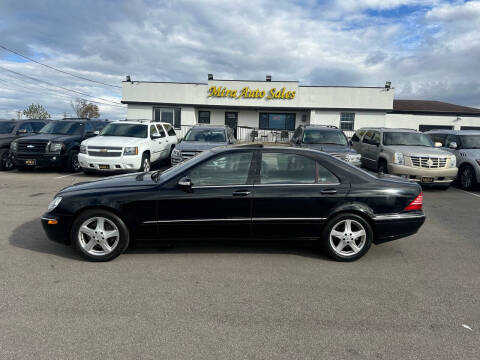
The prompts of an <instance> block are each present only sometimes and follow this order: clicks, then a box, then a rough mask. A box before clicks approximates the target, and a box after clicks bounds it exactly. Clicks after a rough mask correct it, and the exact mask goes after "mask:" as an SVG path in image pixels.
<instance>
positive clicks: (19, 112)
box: [17, 110, 22, 120]
mask: <svg viewBox="0 0 480 360" xmlns="http://www.w3.org/2000/svg"><path fill="white" fill-rule="evenodd" d="M21 119H22V110H17V120H21Z"/></svg>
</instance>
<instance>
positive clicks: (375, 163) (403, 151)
mask: <svg viewBox="0 0 480 360" xmlns="http://www.w3.org/2000/svg"><path fill="white" fill-rule="evenodd" d="M352 144H353V148H354V149H355V150H357V151H358V152H359V153H360V154H361V155H362V158H361V162H362V166H364V167H366V168H369V169H372V170H376V171H378V172H381V173H384V174H394V175H399V176H402V177H405V178H408V179H411V180H413V181H416V182H418V183H420V184H424V185H432V186H436V187H438V188H441V189H447V188H448V187H449V186H450V184H451V183H452V181H453V180H454V179H455V177H456V176H457V172H458V169H457V166H456V158H455V156H453V155H452V154H450V153H449V152H448V151H445V150H441V149H437V148H435V147H434V143H433V142H432V140H431V139H430V137H429V136H428V135H425V134H423V133H419V132H417V131H415V130H411V129H388V128H364V129H360V130H358V131H357V132H356V133H355V134H354V135H353V136H352Z"/></svg>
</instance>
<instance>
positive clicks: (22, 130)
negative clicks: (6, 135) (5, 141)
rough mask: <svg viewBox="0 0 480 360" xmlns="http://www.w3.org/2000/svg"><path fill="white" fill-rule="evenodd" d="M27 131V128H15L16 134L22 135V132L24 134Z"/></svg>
mask: <svg viewBox="0 0 480 360" xmlns="http://www.w3.org/2000/svg"><path fill="white" fill-rule="evenodd" d="M26 133H27V129H18V130H17V135H22V134H26Z"/></svg>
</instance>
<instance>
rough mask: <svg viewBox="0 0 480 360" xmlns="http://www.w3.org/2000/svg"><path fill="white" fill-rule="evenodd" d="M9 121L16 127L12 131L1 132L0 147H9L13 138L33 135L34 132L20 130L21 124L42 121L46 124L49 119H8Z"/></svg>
mask: <svg viewBox="0 0 480 360" xmlns="http://www.w3.org/2000/svg"><path fill="white" fill-rule="evenodd" d="M8 122H10V123H13V124H14V127H13V129H12V131H11V132H10V133H8V134H0V149H9V148H10V144H11V142H12V141H13V140H16V139H19V138H22V137H26V136H31V134H32V133H20V132H19V128H20V125H22V124H25V123H42V124H44V125H45V124H46V123H47V120H17V121H11V120H8Z"/></svg>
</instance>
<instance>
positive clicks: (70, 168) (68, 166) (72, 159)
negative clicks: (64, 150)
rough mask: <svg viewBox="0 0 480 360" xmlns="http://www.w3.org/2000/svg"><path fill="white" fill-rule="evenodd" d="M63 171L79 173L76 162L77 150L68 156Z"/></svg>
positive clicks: (79, 169) (79, 167) (78, 166)
mask: <svg viewBox="0 0 480 360" xmlns="http://www.w3.org/2000/svg"><path fill="white" fill-rule="evenodd" d="M63 170H64V171H65V172H79V171H81V170H82V167H81V166H80V162H79V161H78V150H72V151H70V153H69V154H68V158H67V162H66V163H65V165H64V167H63Z"/></svg>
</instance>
